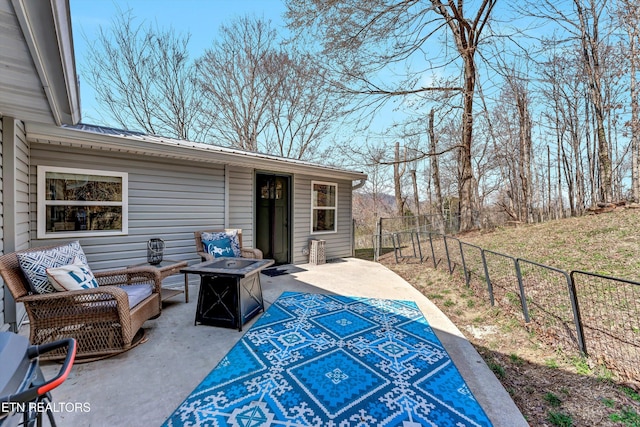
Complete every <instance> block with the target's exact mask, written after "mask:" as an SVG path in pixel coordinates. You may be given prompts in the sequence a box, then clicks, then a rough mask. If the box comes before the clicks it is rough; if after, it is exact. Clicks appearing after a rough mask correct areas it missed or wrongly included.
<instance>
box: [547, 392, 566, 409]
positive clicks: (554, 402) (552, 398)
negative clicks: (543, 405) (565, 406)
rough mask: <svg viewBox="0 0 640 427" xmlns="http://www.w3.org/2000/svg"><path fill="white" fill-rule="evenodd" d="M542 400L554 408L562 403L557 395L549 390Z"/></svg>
mask: <svg viewBox="0 0 640 427" xmlns="http://www.w3.org/2000/svg"><path fill="white" fill-rule="evenodd" d="M544 400H545V402H547V403H548V404H549V405H551V406H552V407H554V408H559V407H560V405H562V400H560V398H559V397H558V396H556V395H555V394H553V393H551V392H548V393H547V394H545V395H544Z"/></svg>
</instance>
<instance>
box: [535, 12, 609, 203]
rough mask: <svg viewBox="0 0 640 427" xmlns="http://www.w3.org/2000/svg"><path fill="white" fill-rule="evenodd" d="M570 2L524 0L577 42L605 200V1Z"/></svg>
mask: <svg viewBox="0 0 640 427" xmlns="http://www.w3.org/2000/svg"><path fill="white" fill-rule="evenodd" d="M570 3H571V7H567V6H566V4H564V3H563V2H557V1H553V0H543V1H535V2H533V1H531V2H528V3H527V6H526V9H527V12H526V13H528V14H530V15H532V16H535V17H537V18H541V19H545V20H548V21H550V22H554V23H556V24H557V25H559V26H560V27H561V28H562V29H563V30H565V31H566V32H567V34H568V35H569V37H567V40H568V41H569V42H571V43H573V42H577V43H578V49H579V52H580V54H581V58H582V64H581V65H582V67H583V68H582V69H583V72H584V76H585V79H586V81H587V82H588V88H589V101H590V102H591V105H592V108H593V115H594V116H593V120H594V125H595V139H596V143H597V158H598V161H597V165H596V166H597V170H598V181H599V190H600V191H599V193H600V194H599V198H600V200H601V201H603V202H605V203H608V202H611V201H612V198H613V189H612V161H611V156H610V150H611V147H610V141H609V138H608V137H607V131H606V125H605V122H606V119H607V111H608V109H609V108H610V106H609V105H606V103H605V87H604V84H605V83H604V78H605V69H604V66H603V65H604V63H603V59H604V58H603V55H604V52H605V51H606V49H607V45H606V40H605V39H606V37H605V38H603V37H602V34H601V25H602V24H603V22H602V21H603V20H604V19H605V17H606V14H605V11H606V7H607V3H608V1H607V0H604V1H600V0H572V1H571V2H570ZM572 47H573V46H572ZM592 202H593V203H595V200H593V201H592Z"/></svg>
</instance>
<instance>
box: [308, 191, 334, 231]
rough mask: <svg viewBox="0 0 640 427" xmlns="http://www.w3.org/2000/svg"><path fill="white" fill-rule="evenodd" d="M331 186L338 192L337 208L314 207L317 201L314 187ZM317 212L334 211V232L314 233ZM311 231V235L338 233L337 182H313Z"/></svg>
mask: <svg viewBox="0 0 640 427" xmlns="http://www.w3.org/2000/svg"><path fill="white" fill-rule="evenodd" d="M316 184H319V185H329V186H333V187H335V189H336V191H335V194H336V203H335V206H314V205H313V203H314V201H315V200H316V198H315V196H314V194H313V187H314V186H315V185H316ZM317 210H333V211H334V212H335V213H334V218H335V221H334V222H333V230H324V231H314V230H313V219H314V216H315V212H316V211H317ZM309 228H310V230H311V234H335V233H337V232H338V183H337V182H326V181H311V224H310V225H309Z"/></svg>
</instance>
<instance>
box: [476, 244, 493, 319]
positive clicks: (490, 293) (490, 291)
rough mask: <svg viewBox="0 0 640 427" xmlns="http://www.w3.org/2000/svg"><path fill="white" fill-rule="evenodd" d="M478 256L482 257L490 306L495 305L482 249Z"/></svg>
mask: <svg viewBox="0 0 640 427" xmlns="http://www.w3.org/2000/svg"><path fill="white" fill-rule="evenodd" d="M480 256H481V257H482V266H483V267H484V277H485V278H486V280H487V291H488V292H489V301H490V302H491V307H494V306H495V305H496V301H495V298H494V296H493V284H492V283H491V279H490V278H489V267H487V257H486V256H485V254H484V249H480Z"/></svg>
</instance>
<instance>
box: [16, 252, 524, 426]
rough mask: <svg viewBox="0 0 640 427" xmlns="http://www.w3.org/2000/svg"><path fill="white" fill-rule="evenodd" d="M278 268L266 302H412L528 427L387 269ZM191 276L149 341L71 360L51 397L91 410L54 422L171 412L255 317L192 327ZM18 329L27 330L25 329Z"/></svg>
mask: <svg viewBox="0 0 640 427" xmlns="http://www.w3.org/2000/svg"><path fill="white" fill-rule="evenodd" d="M282 267H285V268H288V269H290V273H289V274H284V275H280V276H274V277H269V276H266V275H264V274H263V275H262V276H261V281H262V288H263V293H264V299H265V305H266V306H267V307H268V306H269V305H270V304H271V303H272V302H273V301H275V300H276V299H277V298H278V296H280V294H281V293H282V292H284V291H294V292H309V293H325V294H326V293H329V294H340V295H345V296H357V297H370V298H387V299H399V300H412V301H415V302H416V304H417V305H418V307H419V308H420V310H421V311H422V313H423V314H424V315H425V317H426V319H427V321H428V322H429V324H430V325H431V327H432V328H433V330H434V331H435V333H436V334H437V336H438V338H439V339H440V341H441V342H442V344H443V345H444V347H445V348H446V350H447V352H448V353H449V355H450V356H451V359H452V360H453V362H454V363H455V365H456V367H457V368H458V371H459V372H460V374H461V375H462V376H463V377H464V379H465V381H466V382H467V384H468V386H469V388H470V390H471V391H472V392H473V394H474V395H475V397H476V399H477V400H478V402H479V403H480V405H481V406H482V408H483V409H484V411H485V412H486V414H487V415H488V417H489V418H490V420H491V421H492V423H493V424H494V426H509V427H515V426H526V425H527V423H526V421H525V420H524V418H523V417H522V415H521V414H520V412H519V411H518V409H517V408H516V406H515V404H514V403H513V401H512V400H511V398H510V397H509V394H508V393H507V392H506V391H505V389H504V388H503V387H502V385H501V384H500V382H499V381H498V380H497V379H496V378H495V376H494V375H493V373H492V372H491V370H489V368H488V367H487V366H486V364H485V363H484V361H483V360H482V358H481V357H480V355H479V354H478V353H477V352H476V350H475V349H474V348H473V347H472V346H471V344H470V343H469V342H468V341H467V340H466V339H465V338H464V336H463V335H462V333H461V332H460V331H459V330H458V329H457V328H456V327H455V326H454V325H453V324H452V323H451V322H450V321H449V319H448V318H446V317H445V316H444V314H443V313H442V312H441V311H440V310H439V309H438V308H437V307H436V306H435V305H433V304H432V303H431V301H429V300H428V299H427V298H426V297H425V296H424V295H422V294H421V293H420V292H419V291H417V290H416V289H414V288H413V287H412V286H411V285H410V284H408V283H407V282H405V281H404V280H403V279H402V278H400V277H399V276H397V275H396V274H395V273H393V272H391V271H390V270H388V269H387V268H386V267H384V266H382V265H380V264H377V263H373V262H369V261H363V260H360V259H355V258H349V259H341V260H337V261H335V262H330V263H327V264H324V265H310V264H303V265H299V266H281V268H282ZM192 281H193V282H192V284H191V285H190V294H191V295H193V297H192V298H190V302H189V303H188V304H185V303H184V296H183V295H178V296H175V297H174V298H172V299H170V300H168V301H167V302H165V304H164V307H163V311H162V315H161V316H160V317H159V318H158V319H155V320H151V321H148V322H147V323H145V329H146V331H147V342H145V343H143V344H141V345H139V346H138V347H135V348H133V349H132V350H130V351H128V352H125V353H123V354H120V355H118V356H115V357H111V358H108V359H105V360H101V361H96V362H91V363H85V364H77V365H75V366H74V368H73V370H72V372H71V374H70V376H69V378H68V379H67V380H66V381H65V382H64V383H63V384H62V385H61V386H60V387H58V388H57V389H55V390H54V391H53V402H54V403H58V404H60V403H63V402H64V403H72V404H77V405H76V406H77V407H80V408H81V409H84V410H85V411H86V410H87V409H89V411H88V412H81V411H70V412H66V411H61V412H57V413H56V414H55V417H56V421H57V422H58V424H59V425H62V426H65V425H69V426H72V425H91V426H102V425H104V426H113V425H121V426H124V425H148V426H153V425H161V424H162V423H163V422H164V420H165V419H166V418H167V417H168V416H169V415H171V413H172V412H173V411H174V410H175V409H176V408H177V407H178V405H180V404H181V403H182V401H183V400H184V399H185V397H187V395H189V393H190V392H191V391H192V390H193V389H194V388H195V387H196V386H197V385H198V384H199V383H200V381H202V380H203V378H204V377H205V376H206V375H207V374H208V373H209V372H210V371H211V370H212V369H213V368H214V367H215V366H216V365H217V364H218V362H219V361H220V360H221V359H222V358H223V357H224V356H225V354H226V353H227V352H228V351H229V350H230V349H231V348H232V347H233V345H234V344H235V343H236V342H237V341H238V340H239V339H240V337H241V336H242V334H243V333H244V332H245V331H247V330H248V329H249V327H250V326H251V324H252V323H253V322H254V321H255V318H254V320H252V321H251V322H249V323H248V324H247V325H246V326H245V327H244V328H243V332H238V331H237V330H235V329H226V328H218V327H211V326H203V325H199V326H194V317H195V310H196V304H197V298H196V296H197V292H198V285H197V284H196V281H197V276H192ZM256 318H257V317H256ZM25 329H26V328H25ZM21 334H25V335H28V330H23V331H21ZM42 368H43V371H44V374H45V376H46V377H47V378H50V377H51V376H53V375H55V373H56V372H57V370H58V369H59V365H58V364H56V363H51V362H47V363H43V366H42ZM85 403H86V404H88V405H84V406H83V405H82V404H85ZM71 406H73V405H64V406H63V405H60V407H61V408H66V407H71Z"/></svg>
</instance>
